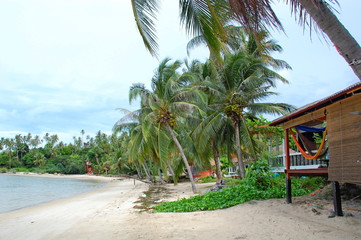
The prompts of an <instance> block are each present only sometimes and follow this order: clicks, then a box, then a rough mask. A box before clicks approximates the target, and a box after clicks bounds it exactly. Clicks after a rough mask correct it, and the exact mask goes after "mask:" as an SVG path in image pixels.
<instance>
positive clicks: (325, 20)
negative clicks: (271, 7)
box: [298, 0, 361, 80]
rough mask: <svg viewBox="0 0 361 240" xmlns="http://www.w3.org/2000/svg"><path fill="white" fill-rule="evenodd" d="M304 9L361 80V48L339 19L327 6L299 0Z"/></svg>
mask: <svg viewBox="0 0 361 240" xmlns="http://www.w3.org/2000/svg"><path fill="white" fill-rule="evenodd" d="M298 1H299V2H300V4H301V5H302V7H303V8H304V9H306V11H307V12H308V14H310V16H311V17H312V19H313V20H314V21H315V22H316V23H317V25H318V26H319V27H320V29H321V30H322V31H323V32H324V33H325V34H326V35H327V36H328V37H329V39H330V40H331V42H332V43H333V44H334V45H335V47H336V49H337V51H338V52H339V53H340V55H341V56H342V57H343V58H344V59H345V60H346V62H347V63H348V64H349V65H350V67H351V68H352V70H353V71H354V73H355V74H356V76H357V77H358V78H359V79H360V80H361V48H360V45H359V44H358V43H357V41H356V40H355V39H354V38H353V37H352V35H351V34H350V33H349V32H348V30H347V29H346V28H345V27H344V26H343V25H342V23H341V22H340V21H339V20H338V19H337V17H336V16H335V15H334V14H333V13H332V12H331V11H330V9H328V8H327V6H325V4H322V2H321V1H320V2H321V3H320V4H315V3H314V1H310V0H298Z"/></svg>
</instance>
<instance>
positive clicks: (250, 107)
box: [203, 51, 292, 177]
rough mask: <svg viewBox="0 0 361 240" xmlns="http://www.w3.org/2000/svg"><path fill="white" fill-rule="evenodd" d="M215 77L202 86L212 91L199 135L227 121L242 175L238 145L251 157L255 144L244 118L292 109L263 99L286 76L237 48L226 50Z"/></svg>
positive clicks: (215, 132) (217, 130)
mask: <svg viewBox="0 0 361 240" xmlns="http://www.w3.org/2000/svg"><path fill="white" fill-rule="evenodd" d="M218 77H219V79H218V81H215V82H213V83H212V82H207V83H205V86H206V87H207V88H209V89H210V90H211V91H212V93H213V94H214V95H215V96H214V98H213V101H212V102H211V103H210V104H209V108H210V113H211V114H209V116H208V118H207V119H206V120H205V122H206V123H207V124H206V125H205V127H204V130H203V131H204V133H203V136H212V135H213V136H214V135H218V136H219V133H220V132H221V131H224V130H222V129H224V128H225V127H226V126H227V125H229V124H231V125H232V126H233V131H234V138H235V145H236V151H237V158H238V164H239V170H240V174H241V176H242V177H244V176H245V169H244V163H243V153H242V148H241V147H242V146H245V147H246V148H247V149H248V150H249V151H250V152H249V153H250V154H251V156H253V158H255V151H254V149H255V147H254V141H253V139H252V134H251V133H250V131H249V129H248V126H247V122H246V119H247V118H248V117H255V116H256V115H258V114H260V113H268V114H281V113H285V112H287V111H289V110H291V109H292V107H291V106H289V105H288V104H284V103H263V102H261V101H262V100H263V99H265V98H266V97H268V96H271V95H275V94H276V93H274V92H271V91H270V88H272V87H275V84H276V81H281V82H284V83H287V80H286V79H284V78H283V77H282V76H280V75H278V74H277V73H275V72H274V71H272V70H270V69H268V68H267V67H266V64H264V63H263V61H262V59H261V58H260V57H254V56H252V55H249V54H247V53H245V52H242V51H239V52H238V53H236V54H226V55H225V58H224V66H223V67H222V68H221V69H220V71H219V76H218Z"/></svg>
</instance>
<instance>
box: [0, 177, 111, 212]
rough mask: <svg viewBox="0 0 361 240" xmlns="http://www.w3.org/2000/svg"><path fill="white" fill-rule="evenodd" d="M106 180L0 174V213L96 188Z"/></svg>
mask: <svg viewBox="0 0 361 240" xmlns="http://www.w3.org/2000/svg"><path fill="white" fill-rule="evenodd" d="M104 184H105V183H104V182H99V181H93V180H79V179H68V178H66V179H64V178H45V177H43V178H42V177H33V176H31V177H29V176H17V175H4V174H0V213H3V212H9V211H12V210H16V209H20V208H24V207H30V206H34V205H37V204H40V203H45V202H49V201H52V200H57V199H61V198H67V197H71V196H75V195H77V194H80V193H83V192H87V191H91V190H94V189H96V188H99V187H101V186H103V185H104Z"/></svg>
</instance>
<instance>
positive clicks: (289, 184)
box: [286, 176, 292, 203]
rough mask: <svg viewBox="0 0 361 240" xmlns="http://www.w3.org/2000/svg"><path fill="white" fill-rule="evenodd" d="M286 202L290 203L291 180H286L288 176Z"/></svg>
mask: <svg viewBox="0 0 361 240" xmlns="http://www.w3.org/2000/svg"><path fill="white" fill-rule="evenodd" d="M286 202H287V203H292V187H291V178H288V176H286Z"/></svg>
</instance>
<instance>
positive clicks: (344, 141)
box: [270, 82, 361, 216]
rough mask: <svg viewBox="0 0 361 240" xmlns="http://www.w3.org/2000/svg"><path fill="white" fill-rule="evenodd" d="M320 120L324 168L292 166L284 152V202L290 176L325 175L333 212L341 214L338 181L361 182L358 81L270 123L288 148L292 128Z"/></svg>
mask: <svg viewBox="0 0 361 240" xmlns="http://www.w3.org/2000/svg"><path fill="white" fill-rule="evenodd" d="M322 123H326V125H327V143H328V153H329V155H328V156H329V163H328V168H317V169H292V168H291V166H290V160H289V159H290V157H289V152H288V151H286V169H285V173H286V178H287V202H288V203H291V202H292V191H291V177H292V176H321V175H324V176H328V179H329V181H332V183H333V199H334V209H335V213H336V215H338V216H342V207H341V198H340V190H339V182H341V183H353V184H361V82H358V83H356V84H353V85H351V86H349V87H348V88H346V89H344V90H342V91H340V92H337V93H335V94H333V95H331V96H329V97H326V98H324V99H321V100H319V101H316V102H313V103H311V104H308V105H306V106H303V107H301V108H299V109H297V110H295V111H293V112H291V113H290V114H288V115H285V116H283V117H280V118H278V119H275V120H274V121H273V122H272V123H271V124H270V126H282V127H283V129H284V130H285V149H289V134H290V133H291V129H292V128H294V127H296V126H299V125H305V126H310V127H312V126H319V125H320V124H322Z"/></svg>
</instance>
